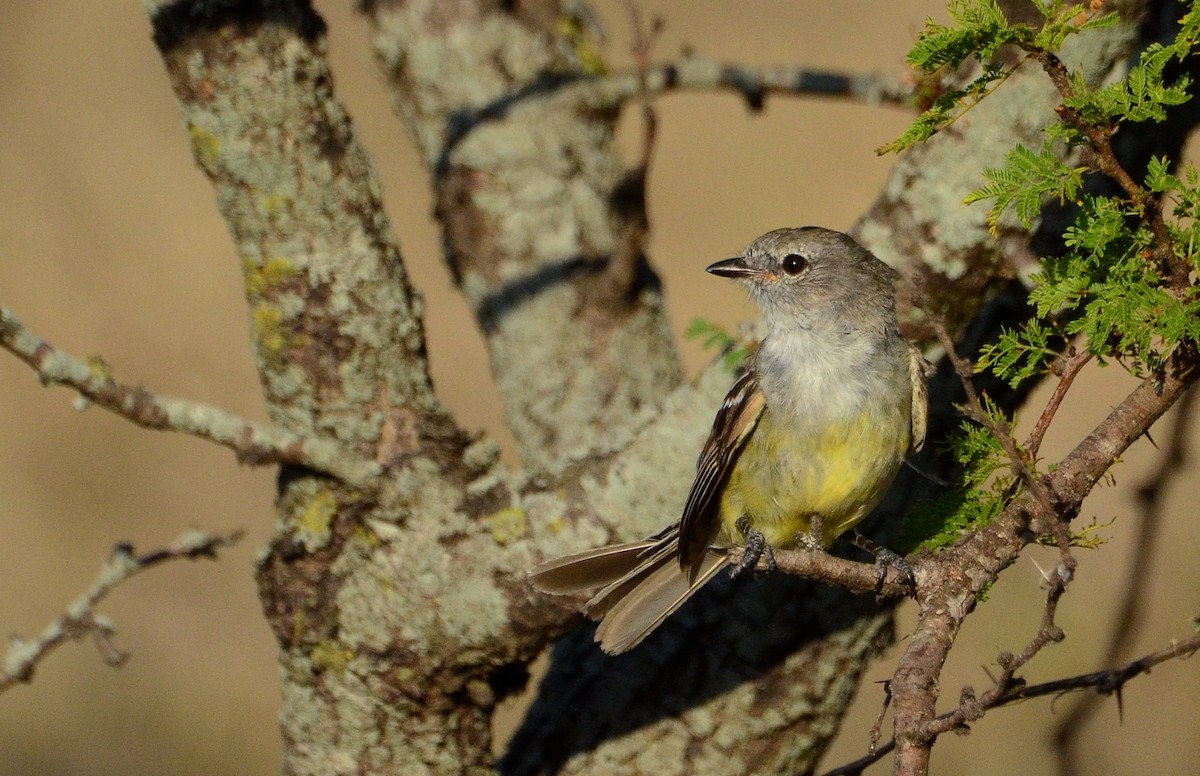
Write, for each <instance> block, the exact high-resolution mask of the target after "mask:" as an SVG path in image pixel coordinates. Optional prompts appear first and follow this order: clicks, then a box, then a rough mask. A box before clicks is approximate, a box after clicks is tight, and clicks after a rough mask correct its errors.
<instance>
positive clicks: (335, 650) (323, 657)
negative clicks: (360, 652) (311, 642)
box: [309, 641, 354, 674]
mask: <svg viewBox="0 0 1200 776" xmlns="http://www.w3.org/2000/svg"><path fill="white" fill-rule="evenodd" d="M309 657H310V658H311V659H312V663H313V667H314V668H316V669H317V670H320V671H333V672H334V673H335V674H343V673H345V672H346V667H347V666H349V665H350V661H351V660H353V659H354V652H353V650H349V649H346V648H345V647H343V646H340V645H338V644H336V643H334V642H332V641H322V642H321V643H320V644H318V645H316V646H315V647H313V650H312V652H311V653H310V654H309Z"/></svg>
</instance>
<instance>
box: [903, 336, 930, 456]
mask: <svg viewBox="0 0 1200 776" xmlns="http://www.w3.org/2000/svg"><path fill="white" fill-rule="evenodd" d="M932 371H933V364H931V363H929V362H928V361H926V360H925V356H923V355H921V351H920V350H918V349H917V348H916V347H915V346H914V345H912V344H911V343H910V344H909V346H908V376H909V379H910V380H912V442H911V443H910V444H909V450H910V452H914V453H915V452H917V451H919V450H920V449H921V446H922V445H924V444H925V426H926V424H927V422H928V420H929V384H928V383H927V382H926V377H927V376H928V375H929V373H930V372H932Z"/></svg>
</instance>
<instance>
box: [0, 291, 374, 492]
mask: <svg viewBox="0 0 1200 776" xmlns="http://www.w3.org/2000/svg"><path fill="white" fill-rule="evenodd" d="M0 347H2V348H4V349H5V350H7V351H9V352H10V353H12V354H13V355H14V356H16V357H17V358H19V359H20V360H21V361H23V362H25V363H26V364H27V365H28V366H29V367H30V368H31V369H33V371H34V372H35V373H36V374H37V376H38V379H39V380H40V381H41V382H42V383H43V384H44V385H63V386H66V387H68V388H72V389H74V390H75V391H77V392H78V393H79V395H80V396H82V397H84V398H85V399H87V401H88V402H90V403H94V404H97V405H99V406H100V407H103V408H104V409H106V410H108V411H109V412H112V413H114V414H116V415H120V416H121V417H123V418H125V419H126V420H129V421H131V422H133V423H135V424H137V425H139V426H141V427H142V428H149V429H155V430H157V431H177V432H179V433H183V434H189V435H191V436H194V437H198V438H200V439H207V440H208V441H210V442H215V443H217V444H219V445H221V446H223V447H227V448H229V449H230V450H232V451H233V452H234V453H236V454H237V458H238V461H239V462H241V463H244V464H249V465H254V466H261V465H264V464H272V463H275V464H293V465H296V466H305V467H308V468H310V469H314V470H316V471H319V472H324V473H325V474H329V475H331V476H333V477H337V478H338V479H340V480H342V481H344V482H346V483H348V484H351V485H358V486H362V485H366V484H368V483H370V482H371V481H372V480H373V479H374V478H375V477H377V476H378V475H379V473H380V472H381V471H382V467H381V466H380V465H379V464H378V463H376V462H375V461H372V460H369V459H367V458H363V457H362V456H360V455H358V454H356V453H354V452H353V451H350V450H347V449H345V448H344V447H342V446H341V445H338V444H337V443H335V442H331V441H328V440H324V439H317V438H315V437H312V436H306V435H302V434H294V433H292V432H289V431H284V430H282V429H279V428H274V427H272V426H262V425H259V424H257V423H252V422H250V421H248V420H245V419H243V418H239V417H238V416H236V415H233V414H231V413H229V412H226V411H225V410H222V409H219V408H217V407H213V406H211V405H208V404H201V403H198V402H192V401H187V400H185V399H177V398H170V397H165V396H159V395H157V394H154V393H151V392H150V391H148V390H146V389H145V388H142V387H141V386H131V385H126V384H124V383H121V382H118V381H117V380H115V379H114V378H113V377H112V375H111V374H110V372H109V369H108V367H107V366H106V365H104V363H103V361H101V360H100V359H92V360H91V361H90V362H85V361H83V360H81V359H79V358H77V357H75V356H72V355H71V354H69V353H66V352H64V351H62V350H59V349H57V348H55V347H54V346H53V345H51V344H50V343H48V342H46V341H45V340H43V339H41V338H40V337H38V336H37V335H36V334H34V333H33V332H32V331H30V330H29V329H27V328H26V327H25V325H24V324H23V323H22V322H21V321H20V319H18V318H17V316H16V315H14V314H13V312H12V311H11V310H9V309H8V308H6V307H2V306H0Z"/></svg>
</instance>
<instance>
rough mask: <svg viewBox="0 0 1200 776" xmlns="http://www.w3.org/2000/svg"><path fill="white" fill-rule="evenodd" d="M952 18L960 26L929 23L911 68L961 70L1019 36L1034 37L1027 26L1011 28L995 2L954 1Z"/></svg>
mask: <svg viewBox="0 0 1200 776" xmlns="http://www.w3.org/2000/svg"><path fill="white" fill-rule="evenodd" d="M950 17H951V18H952V19H954V21H955V22H957V23H958V24H957V26H953V27H946V26H943V25H940V24H936V23H935V22H934V21H933V20H932V19H929V20H927V21H926V22H925V29H924V30H922V31H921V32H920V33H919V34H918V35H917V42H916V43H915V44H913V47H912V50H911V51H909V52H908V63H909V64H910V65H912V66H913V67H916V68H919V69H921V70H924V71H925V72H927V73H932V72H934V71H936V70H937V69H938V68H940V67H942V66H949V67H958V66H959V65H961V64H962V63H963V62H964V61H965V60H966V59H967V58H969V57H971V56H977V57H979V60H980V61H983V62H986V61H987V60H989V59H991V58H992V57H993V56H995V54H996V52H997V51H998V50H999V49H1000V47H1001V46H1003V45H1004V44H1005V43H1009V42H1011V41H1012V40H1013V39H1014V38H1015V37H1032V29H1031V28H1029V27H1028V26H1026V25H1017V26H1016V27H1013V26H1010V25H1009V23H1008V20H1007V19H1006V18H1005V17H1004V12H1003V11H1001V10H1000V6H998V5H997V4H996V3H995V1H994V0H975V1H974V2H972V1H971V0H951V3H950Z"/></svg>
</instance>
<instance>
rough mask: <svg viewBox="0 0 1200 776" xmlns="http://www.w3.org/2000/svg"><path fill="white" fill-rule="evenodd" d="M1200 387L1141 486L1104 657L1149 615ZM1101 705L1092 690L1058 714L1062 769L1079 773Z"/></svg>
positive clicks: (1113, 657)
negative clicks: (1079, 746) (1163, 530)
mask: <svg viewBox="0 0 1200 776" xmlns="http://www.w3.org/2000/svg"><path fill="white" fill-rule="evenodd" d="M1196 396H1197V393H1196V391H1194V390H1192V391H1188V392H1187V393H1185V394H1184V395H1183V397H1182V398H1180V400H1179V404H1178V405H1176V410H1175V416H1174V418H1173V423H1172V425H1171V430H1170V433H1169V435H1168V438H1167V446H1166V448H1164V450H1163V453H1162V462H1161V463H1160V464H1159V465H1158V466H1156V467H1155V469H1154V473H1153V475H1152V476H1151V477H1150V478H1149V479H1148V480H1147V481H1146V482H1144V483H1143V484H1142V485H1141V487H1139V488H1138V491H1137V495H1138V500H1139V501H1140V502H1141V507H1142V514H1141V519H1140V521H1139V523H1138V525H1137V527H1136V528H1135V530H1134V531H1133V535H1134V536H1135V537H1136V538H1135V541H1134V545H1133V557H1132V559H1131V561H1130V564H1129V571H1128V572H1127V573H1126V575H1125V578H1126V580H1127V582H1126V584H1125V587H1124V595H1123V596H1122V599H1121V604H1120V606H1118V607H1117V613H1116V616H1115V617H1114V620H1113V621H1114V622H1116V623H1119V626H1118V627H1115V628H1112V629H1111V639H1110V641H1109V643H1108V648H1107V649H1106V651H1105V654H1104V658H1103V659H1102V661H1101V662H1103V663H1106V664H1109V665H1111V664H1113V663H1115V662H1116V661H1117V660H1119V659H1120V658H1121V656H1122V655H1123V654H1125V652H1126V650H1128V649H1129V646H1130V645H1131V644H1132V643H1133V640H1134V638H1135V637H1136V636H1137V634H1138V632H1139V630H1140V629H1141V624H1142V621H1143V620H1144V619H1145V606H1144V601H1145V593H1146V589H1147V585H1148V584H1149V582H1150V579H1151V577H1150V565H1151V562H1152V561H1153V559H1154V551H1155V549H1156V548H1157V545H1158V533H1159V527H1160V525H1161V523H1162V506H1163V504H1162V502H1163V496H1164V493H1165V491H1166V489H1167V486H1168V485H1169V484H1170V483H1171V482H1172V480H1173V479H1174V477H1175V475H1176V474H1178V472H1179V471H1180V469H1182V468H1183V466H1184V464H1185V462H1186V460H1187V446H1188V440H1189V439H1190V438H1191V427H1192V421H1193V419H1194V417H1195V412H1194V410H1195V408H1196ZM1098 708H1099V696H1096V695H1089V696H1087V697H1085V698H1084V699H1083V700H1082V701H1081V702H1080V703H1078V704H1076V705H1075V706H1074V707H1072V708H1071V710H1070V711H1068V712H1067V713H1066V714H1065V715H1063V716H1062V717H1060V718H1059V721H1058V724H1056V725H1055V727H1054V732H1053V734H1052V736H1051V738H1052V740H1053V741H1054V749H1055V752H1056V753H1057V756H1058V763H1059V773H1061V774H1070V773H1073V772H1074V767H1073V766H1074V756H1073V755H1074V748H1075V743H1076V739H1077V737H1078V736H1079V733H1080V732H1081V731H1082V730H1083V727H1084V724H1085V722H1086V721H1087V720H1088V719H1089V718H1091V717H1092V716H1093V715H1094V714H1095V713H1096V710H1097V709H1098Z"/></svg>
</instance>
